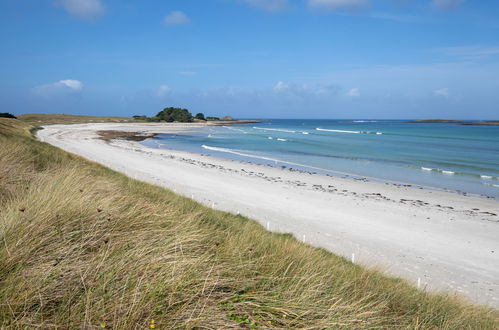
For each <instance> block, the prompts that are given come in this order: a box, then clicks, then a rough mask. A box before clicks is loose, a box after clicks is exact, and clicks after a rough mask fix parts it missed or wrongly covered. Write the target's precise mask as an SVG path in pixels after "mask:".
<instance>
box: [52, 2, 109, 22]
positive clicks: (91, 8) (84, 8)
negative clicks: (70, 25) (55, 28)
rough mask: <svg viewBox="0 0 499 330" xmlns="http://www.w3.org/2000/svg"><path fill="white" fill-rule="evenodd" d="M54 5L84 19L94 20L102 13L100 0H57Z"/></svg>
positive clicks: (102, 8) (102, 7)
mask: <svg viewBox="0 0 499 330" xmlns="http://www.w3.org/2000/svg"><path fill="white" fill-rule="evenodd" d="M55 4H56V6H59V7H62V8H64V9H65V10H66V11H67V12H68V13H69V14H71V15H73V16H75V17H78V18H80V19H84V20H89V21H92V20H95V19H97V18H99V17H101V16H102V15H103V14H104V6H103V5H102V2H101V0H57V1H56V2H55Z"/></svg>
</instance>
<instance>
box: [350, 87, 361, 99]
mask: <svg viewBox="0 0 499 330" xmlns="http://www.w3.org/2000/svg"><path fill="white" fill-rule="evenodd" d="M347 96H350V97H360V90H359V88H352V89H350V90H349V91H348V93H347Z"/></svg>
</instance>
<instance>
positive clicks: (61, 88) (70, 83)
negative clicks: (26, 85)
mask: <svg viewBox="0 0 499 330" xmlns="http://www.w3.org/2000/svg"><path fill="white" fill-rule="evenodd" d="M82 89H83V83H82V82H81V81H79V80H74V79H66V80H59V81H58V82H55V83H52V84H45V85H40V86H36V87H35V88H33V91H34V92H35V93H36V94H38V95H40V96H44V97H51V96H56V95H64V94H73V93H78V92H80V91H81V90H82Z"/></svg>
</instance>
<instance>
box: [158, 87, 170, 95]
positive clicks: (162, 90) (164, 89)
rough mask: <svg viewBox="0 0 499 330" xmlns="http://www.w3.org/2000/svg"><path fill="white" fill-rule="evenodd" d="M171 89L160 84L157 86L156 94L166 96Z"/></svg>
mask: <svg viewBox="0 0 499 330" xmlns="http://www.w3.org/2000/svg"><path fill="white" fill-rule="evenodd" d="M171 91H172V89H171V88H170V87H169V86H167V85H161V86H159V88H158V96H159V97H161V98H163V97H167V96H168V95H169V94H170V93H171Z"/></svg>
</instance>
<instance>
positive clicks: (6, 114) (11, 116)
mask: <svg viewBox="0 0 499 330" xmlns="http://www.w3.org/2000/svg"><path fill="white" fill-rule="evenodd" d="M0 117H1V118H12V119H17V117H16V116H14V115H13V114H11V113H8V112H0Z"/></svg>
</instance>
